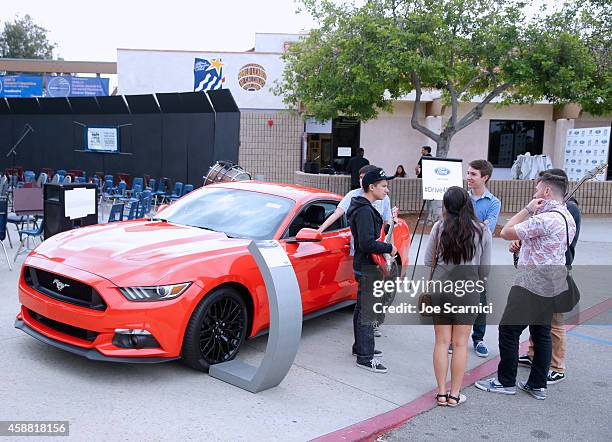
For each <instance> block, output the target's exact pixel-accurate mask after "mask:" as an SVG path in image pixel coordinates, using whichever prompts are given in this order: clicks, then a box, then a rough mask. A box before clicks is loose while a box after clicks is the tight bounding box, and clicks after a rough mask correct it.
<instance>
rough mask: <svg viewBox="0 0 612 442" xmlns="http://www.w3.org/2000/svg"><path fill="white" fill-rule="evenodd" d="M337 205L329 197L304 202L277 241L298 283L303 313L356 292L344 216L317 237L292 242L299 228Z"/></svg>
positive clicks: (320, 220)
mask: <svg viewBox="0 0 612 442" xmlns="http://www.w3.org/2000/svg"><path fill="white" fill-rule="evenodd" d="M337 205H338V201H333V200H318V201H312V202H310V203H308V204H307V205H305V206H304V207H303V208H302V209H301V210H300V211H299V212H298V214H297V215H296V216H295V217H294V218H293V220H292V222H291V223H290V224H289V227H288V228H287V230H286V231H285V233H284V235H283V240H282V241H281V243H282V244H283V245H284V247H285V251H286V252H287V255H288V256H289V259H290V260H291V263H292V264H293V268H294V270H295V273H296V276H297V279H298V283H299V285H300V290H301V292H302V306H303V310H304V313H309V312H312V311H315V310H318V309H321V308H324V307H326V306H329V305H332V304H334V303H336V302H338V301H340V300H342V299H347V298H350V297H351V296H353V295H354V293H355V292H356V283H355V281H354V277H353V269H352V266H353V259H352V257H351V256H350V238H351V233H350V230H349V228H348V227H347V223H346V218H345V217H344V216H343V217H342V218H340V219H339V220H338V221H336V222H335V223H334V224H333V225H331V226H330V227H329V228H328V229H327V230H326V231H325V232H323V239H322V240H321V241H319V242H300V243H296V242H292V240H293V239H294V238H295V235H296V234H297V232H299V231H300V230H301V229H302V228H304V227H308V228H312V229H317V228H319V227H320V226H321V224H323V222H324V221H325V219H327V217H329V216H330V215H331V214H332V213H334V211H335V210H336V207H337Z"/></svg>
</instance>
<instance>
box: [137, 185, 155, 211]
mask: <svg viewBox="0 0 612 442" xmlns="http://www.w3.org/2000/svg"><path fill="white" fill-rule="evenodd" d="M152 200H153V194H152V193H151V191H150V190H143V191H142V193H141V194H140V201H139V204H138V213H137V214H136V217H137V218H144V217H145V216H147V215H148V214H149V213H150V212H151V202H152Z"/></svg>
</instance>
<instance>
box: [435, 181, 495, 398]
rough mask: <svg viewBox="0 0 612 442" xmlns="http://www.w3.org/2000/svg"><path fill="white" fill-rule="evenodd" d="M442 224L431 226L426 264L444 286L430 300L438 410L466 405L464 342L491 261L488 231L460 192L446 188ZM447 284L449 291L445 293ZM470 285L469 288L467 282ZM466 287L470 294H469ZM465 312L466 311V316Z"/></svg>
mask: <svg viewBox="0 0 612 442" xmlns="http://www.w3.org/2000/svg"><path fill="white" fill-rule="evenodd" d="M443 206H444V211H443V219H442V220H441V221H438V222H437V223H436V224H434V226H433V228H432V231H431V235H430V237H429V242H428V244H427V250H426V252H425V265H426V266H429V267H432V281H441V282H442V283H443V285H442V284H440V286H437V287H442V286H443V287H444V290H440V289H438V288H436V289H435V290H436V293H433V294H432V296H431V299H432V306H434V307H437V308H439V309H440V312H439V313H434V315H433V320H434V331H435V336H436V338H435V339H436V341H435V346H434V352H433V365H434V373H435V376H436V381H437V383H438V394H437V395H436V399H437V402H438V405H448V406H450V407H454V406H457V405H459V404H460V403H462V402H465V400H466V397H465V395H463V394H460V389H461V384H462V382H463V376H464V374H465V367H466V365H467V342H468V338H469V335H470V332H471V330H472V325H473V323H474V320H475V319H476V316H477V314H478V313H477V312H476V311H473V310H476V309H477V308H478V304H479V301H480V292H481V291H482V290H483V289H484V280H485V279H486V276H487V274H488V270H489V269H488V267H489V264H490V261H491V243H492V237H491V232H490V231H489V229H488V228H487V227H486V226H485V225H484V224H482V223H480V222H479V221H478V219H477V218H476V215H475V214H474V208H473V206H472V202H471V199H470V197H469V195H468V193H467V192H466V191H465V190H464V189H463V188H461V187H457V186H453V187H450V188H449V189H448V190H447V191H446V193H445V194H444V198H443ZM449 281H450V282H451V284H452V285H450V287H452V290H448V287H449ZM467 281H471V282H472V283H471V284H469V283H467V284H466V282H467ZM468 288H469V290H468ZM448 305H450V306H453V307H464V308H465V309H463V310H461V311H460V312H456V311H447V310H448V309H447V306H448ZM464 310H467V311H464ZM451 342H452V348H453V352H452V357H451V364H450V366H451V367H450V368H451V388H450V391H447V389H446V376H447V374H448V365H449V364H448V348H449V344H451Z"/></svg>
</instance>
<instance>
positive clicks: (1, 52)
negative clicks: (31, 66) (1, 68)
mask: <svg viewBox="0 0 612 442" xmlns="http://www.w3.org/2000/svg"><path fill="white" fill-rule="evenodd" d="M54 48H55V44H53V43H50V42H49V40H48V39H47V30H46V29H44V28H42V27H40V26H38V25H37V24H35V23H34V22H33V21H32V18H31V17H30V16H29V15H25V16H24V17H23V18H20V17H17V18H16V19H15V20H14V21H13V22H5V23H4V30H3V31H2V33H1V34H0V57H2V58H43V59H50V58H53V49H54Z"/></svg>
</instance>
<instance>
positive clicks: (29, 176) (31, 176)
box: [23, 170, 36, 184]
mask: <svg viewBox="0 0 612 442" xmlns="http://www.w3.org/2000/svg"><path fill="white" fill-rule="evenodd" d="M23 181H24V183H27V184H34V182H35V181H36V174H35V173H34V171H32V170H26V171H25V172H23Z"/></svg>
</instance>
